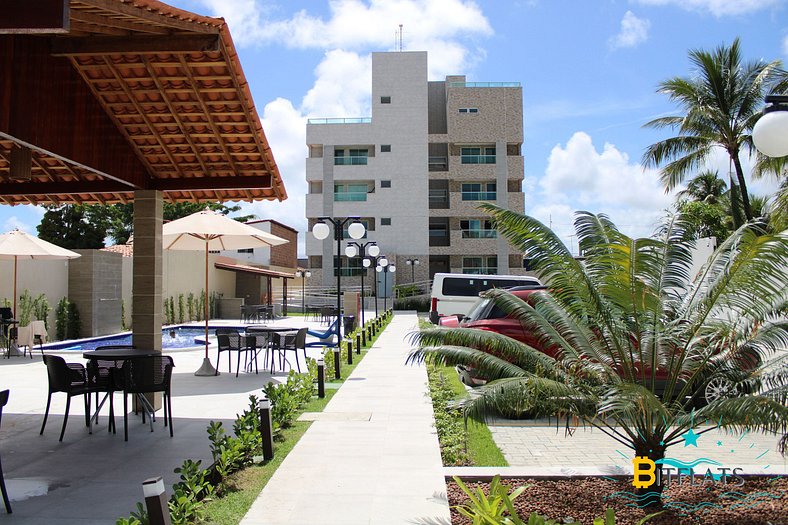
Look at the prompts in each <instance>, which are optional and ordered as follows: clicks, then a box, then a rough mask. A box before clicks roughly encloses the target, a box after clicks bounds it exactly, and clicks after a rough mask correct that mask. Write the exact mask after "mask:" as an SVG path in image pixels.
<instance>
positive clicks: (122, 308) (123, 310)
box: [120, 299, 129, 332]
mask: <svg viewBox="0 0 788 525" xmlns="http://www.w3.org/2000/svg"><path fill="white" fill-rule="evenodd" d="M120 329H121V331H123V332H125V331H126V330H128V329H129V325H128V324H126V301H124V300H122V299H121V301H120Z"/></svg>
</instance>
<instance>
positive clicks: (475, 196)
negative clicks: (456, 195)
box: [460, 191, 498, 201]
mask: <svg viewBox="0 0 788 525" xmlns="http://www.w3.org/2000/svg"><path fill="white" fill-rule="evenodd" d="M460 198H461V200H464V201H495V199H497V198H498V192H497V191H463V192H461V193H460Z"/></svg>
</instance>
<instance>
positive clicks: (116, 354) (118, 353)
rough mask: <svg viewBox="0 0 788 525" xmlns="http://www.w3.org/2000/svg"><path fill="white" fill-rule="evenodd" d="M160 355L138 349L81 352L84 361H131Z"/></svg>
mask: <svg viewBox="0 0 788 525" xmlns="http://www.w3.org/2000/svg"><path fill="white" fill-rule="evenodd" d="M159 355H162V353H161V352H159V351H158V350H144V349H140V348H107V349H104V350H86V351H84V352H82V357H84V358H85V359H132V358H135V357H156V356H159Z"/></svg>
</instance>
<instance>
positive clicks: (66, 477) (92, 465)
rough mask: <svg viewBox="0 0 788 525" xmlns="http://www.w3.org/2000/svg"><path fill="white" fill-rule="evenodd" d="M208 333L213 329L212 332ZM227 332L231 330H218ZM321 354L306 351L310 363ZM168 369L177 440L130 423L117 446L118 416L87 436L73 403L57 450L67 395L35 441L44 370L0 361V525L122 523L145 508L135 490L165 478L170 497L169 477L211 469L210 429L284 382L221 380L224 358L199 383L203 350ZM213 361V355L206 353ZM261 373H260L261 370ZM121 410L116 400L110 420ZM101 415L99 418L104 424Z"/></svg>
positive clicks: (77, 357) (296, 322)
mask: <svg viewBox="0 0 788 525" xmlns="http://www.w3.org/2000/svg"><path fill="white" fill-rule="evenodd" d="M212 324H214V323H212ZM216 324H217V325H218V324H227V325H233V324H236V325H237V324H238V322H237V321H235V322H232V321H229V322H226V323H218V322H217V323H216ZM273 324H275V325H280V326H309V327H310V328H314V329H318V330H321V329H323V330H324V329H325V327H324V326H322V325H320V323H317V322H305V321H304V320H303V318H301V317H292V318H289V319H280V320H278V321H276V322H274V323H273ZM318 352H319V350H318V349H308V354H311V355H312V356H316V355H317V353H318ZM53 353H55V354H57V355H63V356H64V357H65V358H66V360H68V361H80V362H82V361H83V359H82V356H81V354H80V353H78V352H63V353H58V352H53ZM167 353H168V354H169V355H172V356H173V358H174V361H175V370H174V374H173V380H172V385H173V403H172V404H173V407H172V412H173V416H174V426H173V429H174V431H175V437H174V438H170V435H169V432H168V431H167V430H166V429H165V428H164V426H163V423H162V418H161V417H159V419H158V421H157V422H156V423H154V429H155V431H154V432H151V431H150V427H149V426H148V425H147V424H146V425H143V424H142V423H141V421H140V419H139V418H135V417H132V416H130V417H129V441H128V442H124V441H123V419H122V417H118V416H116V424H117V426H118V433H117V434H114V435H113V434H111V433H108V432H107V418H106V417H104V416H102V417H101V419H100V421H99V425H98V426H97V427H95V428H94V430H93V434H92V435H90V434H88V431H87V428H85V425H84V409H83V405H82V402H81V400H80V399H78V398H76V399H74V400H73V402H72V406H71V410H70V413H69V421H68V427H67V429H66V435H65V437H64V438H63V442H62V443H61V442H58V436H59V434H60V426H61V425H62V421H63V418H62V414H63V411H64V408H65V395H64V394H54V395H53V397H52V407H51V409H50V414H49V420H48V422H47V426H46V430H45V431H44V434H43V435H42V436H39V429H40V427H41V421H42V419H43V413H44V408H45V406H46V399H47V377H46V368H45V367H44V364H43V362H42V360H41V356H40V352H38V349H37V348H36V351H35V352H34V358H33V359H30V358H29V357H12V358H10V359H4V358H2V359H0V388H2V389H6V388H7V389H9V390H10V397H9V402H8V405H7V406H6V407H5V409H4V411H3V418H2V426H0V457H2V463H3V472H4V475H5V480H6V486H7V487H8V490H9V493H10V496H11V500H12V501H11V505H12V507H13V514H12V515H11V516H6V515H5V513H4V511H3V510H2V505H0V522H2V521H11V520H13V522H14V523H17V524H24V525H33V524H35V525H38V524H52V525H77V524H79V525H99V524H100V525H107V524H112V523H115V520H116V519H117V518H120V517H122V516H128V515H129V513H130V512H131V511H132V510H134V508H135V505H136V503H137V502H139V501H143V495H142V482H143V481H144V480H145V479H148V478H150V477H154V476H162V477H163V478H164V484H165V487H166V489H167V492H168V494H169V493H170V492H171V491H172V484H173V483H175V482H176V481H177V476H176V475H175V474H174V472H173V469H175V468H176V467H178V466H180V465H181V464H182V463H183V460H184V459H186V458H191V459H194V460H201V461H202V463H203V465H207V464H209V463H211V456H210V450H209V442H208V434H207V432H206V429H207V427H208V424H209V423H210V422H211V421H222V422H223V423H224V424H225V426H228V427H229V426H230V425H231V424H232V421H233V420H234V419H235V416H236V414H239V413H240V412H242V411H243V410H245V409H246V408H247V407H248V405H249V396H250V395H251V394H255V395H258V396H261V395H262V393H261V388H262V387H263V386H264V385H265V384H266V383H268V382H269V381H274V382H277V381H282V380H284V378H285V374H284V373H282V372H277V373H276V374H275V375H273V376H272V375H270V374H268V373H265V372H264V371H263V370H262V368H261V369H260V374H259V375H256V374H245V373H243V372H242V373H241V374H240V376H239V377H238V378H236V377H235V374H234V373H233V374H228V373H227V368H226V362H227V361H226V359H227V358H226V357H225V356H222V369H223V372H222V373H221V375H219V376H211V377H196V376H194V371H195V370H197V369H198V368H199V366H200V364H201V363H202V359H203V355H204V349H203V348H197V349H192V350H177V351H172V352H167ZM209 355H210V357H211V361H212V362H215V359H216V346H215V345H211V348H210V353H209ZM260 364H261V365H262V363H260ZM118 406H121V407H122V400H121V396H120V395H116V397H115V407H116V411H118V412H120V410H117V409H118ZM107 413H108V411H107V408H106V407H105V408H104V409H103V411H102V414H107Z"/></svg>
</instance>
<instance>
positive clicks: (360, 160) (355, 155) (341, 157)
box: [334, 148, 369, 166]
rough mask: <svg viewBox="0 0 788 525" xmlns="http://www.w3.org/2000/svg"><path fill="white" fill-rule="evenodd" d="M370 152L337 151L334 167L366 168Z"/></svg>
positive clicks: (354, 150) (365, 149)
mask: <svg viewBox="0 0 788 525" xmlns="http://www.w3.org/2000/svg"><path fill="white" fill-rule="evenodd" d="M368 157H369V150H368V149H367V148H364V149H335V150H334V166H366V164H367V158H368Z"/></svg>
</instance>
